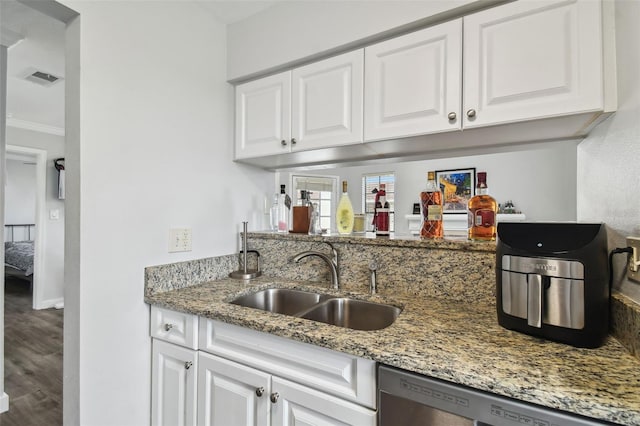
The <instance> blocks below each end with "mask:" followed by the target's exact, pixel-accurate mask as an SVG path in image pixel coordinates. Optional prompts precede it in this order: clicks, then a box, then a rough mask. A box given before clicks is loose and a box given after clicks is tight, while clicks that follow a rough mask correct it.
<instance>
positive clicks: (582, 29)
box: [463, 0, 603, 128]
mask: <svg viewBox="0 0 640 426" xmlns="http://www.w3.org/2000/svg"><path fill="white" fill-rule="evenodd" d="M601 8H602V5H601V3H600V2H598V1H593V0H569V1H542V0H539V1H517V2H513V3H509V4H507V5H503V6H500V7H495V8H492V9H488V10H486V11H483V12H479V13H476V14H473V15H469V16H466V17H465V18H464V124H463V127H464V128H471V127H480V126H485V125H490V124H500V123H509V122H515V121H521V120H529V119H537V118H545V117H552V116H561V115H566V114H574V113H582V112H590V111H597V110H602V109H603V59H602V52H603V38H602V37H603V34H602V16H601Z"/></svg>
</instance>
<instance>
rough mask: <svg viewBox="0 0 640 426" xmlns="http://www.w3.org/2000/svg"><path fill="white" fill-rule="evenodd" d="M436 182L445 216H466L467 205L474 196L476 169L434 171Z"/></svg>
mask: <svg viewBox="0 0 640 426" xmlns="http://www.w3.org/2000/svg"><path fill="white" fill-rule="evenodd" d="M436 182H437V183H438V186H439V187H440V190H441V191H442V198H443V206H442V212H443V213H445V214H466V213H467V204H468V203H469V200H470V199H471V197H473V196H474V195H476V169H475V167H473V168H468V169H455V170H438V171H436Z"/></svg>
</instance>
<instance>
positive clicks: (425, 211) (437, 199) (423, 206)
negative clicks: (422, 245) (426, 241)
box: [420, 172, 444, 238]
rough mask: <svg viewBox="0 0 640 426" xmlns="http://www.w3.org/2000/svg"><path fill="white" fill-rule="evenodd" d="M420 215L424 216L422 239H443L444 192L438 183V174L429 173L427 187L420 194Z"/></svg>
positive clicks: (421, 230) (421, 231)
mask: <svg viewBox="0 0 640 426" xmlns="http://www.w3.org/2000/svg"><path fill="white" fill-rule="evenodd" d="M420 213H421V214H422V228H421V229H420V237H421V238H442V237H443V235H444V226H443V224H442V191H440V187H439V186H438V184H437V183H436V173H435V172H429V173H427V187H426V189H425V190H424V191H422V192H421V193H420Z"/></svg>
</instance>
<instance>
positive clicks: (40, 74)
mask: <svg viewBox="0 0 640 426" xmlns="http://www.w3.org/2000/svg"><path fill="white" fill-rule="evenodd" d="M24 75H25V77H24V79H25V80H27V81H30V82H32V83H36V84H39V85H40V86H52V85H54V84H56V83H57V82H59V81H60V80H62V77H58V76H55V75H53V74H50V73H48V72H45V71H38V70H35V69H33V68H31V69H29V70H28V71H27V72H26V73H25V74H24Z"/></svg>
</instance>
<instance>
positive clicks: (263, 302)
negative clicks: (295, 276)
mask: <svg viewBox="0 0 640 426" xmlns="http://www.w3.org/2000/svg"><path fill="white" fill-rule="evenodd" d="M327 297H328V296H324V295H322V294H318V293H312V292H308V291H301V290H293V289H288V288H269V289H266V290H261V291H258V292H257V293H251V294H246V295H244V296H240V297H238V298H236V299H234V300H232V301H231V303H232V304H234V305H240V306H246V307H249V308H255V309H261V310H263V311H269V312H275V313H278V314H284V315H293V316H295V315H296V314H298V313H300V312H303V311H306V310H308V309H309V308H311V307H313V306H315V305H317V304H318V303H320V302H321V301H323V300H326V299H327Z"/></svg>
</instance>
